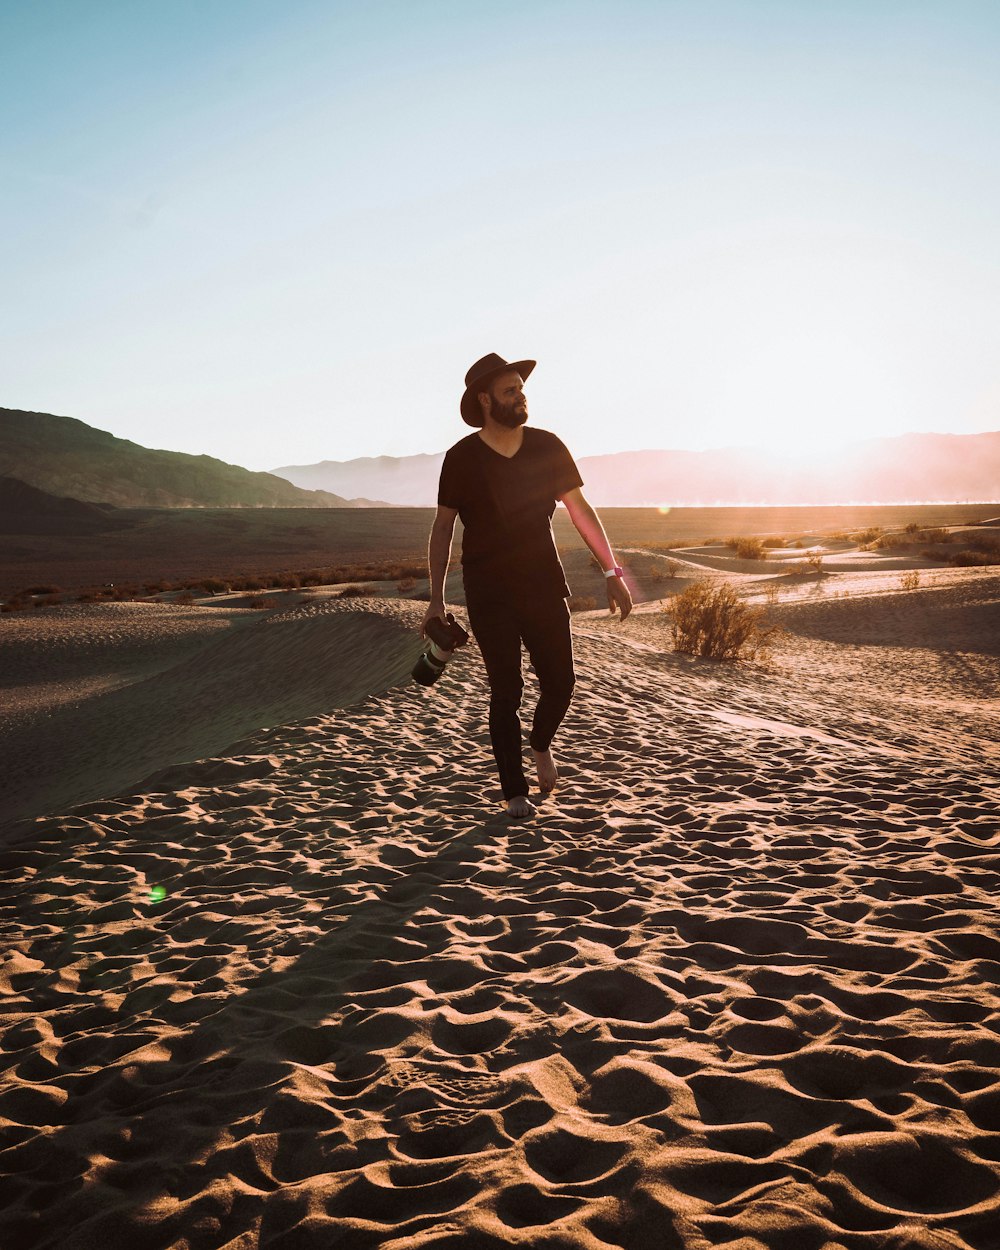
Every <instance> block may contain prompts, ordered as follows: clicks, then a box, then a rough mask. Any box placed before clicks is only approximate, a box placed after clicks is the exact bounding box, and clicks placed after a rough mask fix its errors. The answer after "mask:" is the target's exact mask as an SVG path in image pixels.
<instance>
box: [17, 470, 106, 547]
mask: <svg viewBox="0 0 1000 1250" xmlns="http://www.w3.org/2000/svg"><path fill="white" fill-rule="evenodd" d="M130 524H131V522H130V521H128V520H125V519H123V518H121V517H119V516H118V515H117V509H116V508H113V507H111V505H110V504H95V503H83V502H82V501H81V500H79V499H66V498H60V497H58V496H56V495H49V494H47V493H46V492H45V491H43V490H38V489H37V488H36V487H34V486H29V485H28V484H27V482H21V481H19V480H18V479H17V478H15V477H0V534H64V535H65V534H103V533H106V532H107V531H108V530H114V529H122V528H124V527H125V526H127V525H130Z"/></svg>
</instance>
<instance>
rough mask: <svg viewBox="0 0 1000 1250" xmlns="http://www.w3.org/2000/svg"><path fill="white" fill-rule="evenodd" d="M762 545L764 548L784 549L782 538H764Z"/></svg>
mask: <svg viewBox="0 0 1000 1250" xmlns="http://www.w3.org/2000/svg"><path fill="white" fill-rule="evenodd" d="M763 545H764V546H765V547H784V545H785V540H784V539H783V538H765V539H764V543H763Z"/></svg>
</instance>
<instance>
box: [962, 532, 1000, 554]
mask: <svg viewBox="0 0 1000 1250" xmlns="http://www.w3.org/2000/svg"><path fill="white" fill-rule="evenodd" d="M966 541H967V542H968V544H969V546H970V547H971V548H972V550H973V551H981V552H983V554H984V555H988V556H1000V543H998V542H997V540H996V539H995V538H986V537H985V536H984V537H982V538H980V537H979V535H972V536H971V537H969V538H968V539H966Z"/></svg>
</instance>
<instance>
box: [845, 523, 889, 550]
mask: <svg viewBox="0 0 1000 1250" xmlns="http://www.w3.org/2000/svg"><path fill="white" fill-rule="evenodd" d="M881 534H882V526H881V525H873V526H871V527H870V528H869V529H866V530H855V531H854V533H853V534H852V535H851V536H850V537H851V542H852V543H857V544H858V545H859V546H860V547H864V546H866V545H867V544H868V543H873V542H875V540H876V539H877V538H879V537H881Z"/></svg>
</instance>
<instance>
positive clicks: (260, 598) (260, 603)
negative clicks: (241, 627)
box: [247, 595, 267, 609]
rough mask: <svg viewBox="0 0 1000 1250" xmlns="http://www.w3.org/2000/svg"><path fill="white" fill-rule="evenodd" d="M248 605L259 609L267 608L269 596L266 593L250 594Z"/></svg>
mask: <svg viewBox="0 0 1000 1250" xmlns="http://www.w3.org/2000/svg"><path fill="white" fill-rule="evenodd" d="M247 607H248V608H258V609H259V608H266V607H267V596H266V595H249V596H248V597H247Z"/></svg>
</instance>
